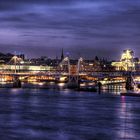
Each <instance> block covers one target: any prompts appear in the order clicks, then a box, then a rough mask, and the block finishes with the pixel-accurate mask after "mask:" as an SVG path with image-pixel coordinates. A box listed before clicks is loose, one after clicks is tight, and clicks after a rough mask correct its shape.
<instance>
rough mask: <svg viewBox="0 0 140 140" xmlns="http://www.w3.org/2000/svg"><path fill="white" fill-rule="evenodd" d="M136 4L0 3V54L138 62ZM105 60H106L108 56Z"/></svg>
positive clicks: (96, 0) (107, 0) (75, 0)
mask: <svg viewBox="0 0 140 140" xmlns="http://www.w3.org/2000/svg"><path fill="white" fill-rule="evenodd" d="M139 6H140V2H139V1H138V0H136V1H135V3H134V2H132V1H131V0H128V1H127V2H122V1H121V0H117V1H115V2H114V1H113V0H100V1H99V0H94V1H91V0H86V2H85V1H82V0H61V1H60V0H53V1H50V0H39V1H37V0H28V1H23V0H20V1H19V0H13V1H12V2H11V0H5V1H4V0H1V2H0V11H1V14H0V36H1V38H0V51H1V52H11V53H14V52H15V51H16V52H19V53H24V54H27V57H39V56H42V55H45V56H49V57H53V58H55V57H56V56H58V57H59V56H60V55H61V49H62V48H63V49H64V52H65V54H67V53H69V55H70V57H75V58H77V57H79V56H83V57H85V58H90V59H91V58H93V57H94V56H96V55H97V56H99V57H102V56H103V57H105V58H108V59H117V58H118V57H119V56H120V53H121V52H122V50H124V49H127V48H130V49H132V50H134V52H136V56H139V53H140V49H139V45H140V37H139V32H140V29H139V28H138V27H139V23H140V20H139V14H140V8H139ZM108 54H109V55H108Z"/></svg>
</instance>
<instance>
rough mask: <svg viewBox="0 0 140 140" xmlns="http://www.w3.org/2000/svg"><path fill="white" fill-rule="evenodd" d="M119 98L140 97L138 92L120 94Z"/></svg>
mask: <svg viewBox="0 0 140 140" xmlns="http://www.w3.org/2000/svg"><path fill="white" fill-rule="evenodd" d="M120 95H121V96H134V97H140V93H138V92H133V91H132V92H124V93H120Z"/></svg>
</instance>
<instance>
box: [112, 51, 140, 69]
mask: <svg viewBox="0 0 140 140" xmlns="http://www.w3.org/2000/svg"><path fill="white" fill-rule="evenodd" d="M112 66H114V67H115V69H116V70H124V71H135V70H137V69H138V66H139V59H137V58H134V52H133V51H132V50H130V49H128V50H124V51H123V53H122V55H121V59H120V61H118V62H112Z"/></svg>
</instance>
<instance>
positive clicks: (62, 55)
mask: <svg viewBox="0 0 140 140" xmlns="http://www.w3.org/2000/svg"><path fill="white" fill-rule="evenodd" d="M63 59H64V51H63V49H62V52H61V61H62V60H63Z"/></svg>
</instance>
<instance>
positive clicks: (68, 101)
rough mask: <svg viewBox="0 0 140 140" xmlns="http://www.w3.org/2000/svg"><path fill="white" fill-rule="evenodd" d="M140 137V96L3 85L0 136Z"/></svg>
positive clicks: (42, 139) (20, 139) (41, 139)
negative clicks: (6, 87)
mask: <svg viewBox="0 0 140 140" xmlns="http://www.w3.org/2000/svg"><path fill="white" fill-rule="evenodd" d="M32 139H33V140H120V139H122V140H123V139H128V140H129V139H130V140H133V139H134V140H139V139H140V98H138V97H121V96H119V95H115V94H107V93H106V94H101V95H98V94H96V93H86V92H75V91H70V90H64V91H57V90H47V89H0V140H32Z"/></svg>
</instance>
